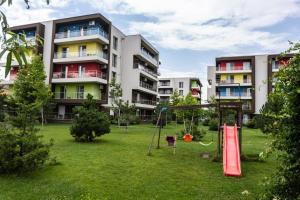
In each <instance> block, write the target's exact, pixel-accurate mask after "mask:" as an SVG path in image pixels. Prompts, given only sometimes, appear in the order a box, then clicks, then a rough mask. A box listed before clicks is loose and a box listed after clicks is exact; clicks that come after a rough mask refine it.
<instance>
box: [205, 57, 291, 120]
mask: <svg viewBox="0 0 300 200" xmlns="http://www.w3.org/2000/svg"><path fill="white" fill-rule="evenodd" d="M279 56H280V55H279V54H273V55H254V56H236V57H220V58H216V66H208V67H207V77H208V83H209V85H210V86H209V87H208V90H207V96H208V97H207V98H208V100H209V99H210V98H211V97H213V96H214V97H215V98H216V99H220V100H224V101H242V102H243V105H242V109H243V112H244V120H247V119H249V118H251V117H252V116H253V115H254V114H259V111H260V109H261V107H262V106H263V105H264V104H265V102H266V101H267V96H268V94H269V93H270V92H272V88H273V87H274V85H275V82H276V78H275V77H274V74H275V73H276V72H277V71H278V70H279V68H280V67H283V66H284V65H285V64H286V63H287V62H288V60H289V59H290V58H291V57H292V55H286V56H284V57H279Z"/></svg>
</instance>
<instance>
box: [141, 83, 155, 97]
mask: <svg viewBox="0 0 300 200" xmlns="http://www.w3.org/2000/svg"><path fill="white" fill-rule="evenodd" d="M138 90H139V91H142V92H147V93H150V94H153V95H157V87H155V86H154V85H152V84H150V83H146V82H143V81H140V84H139V87H138Z"/></svg>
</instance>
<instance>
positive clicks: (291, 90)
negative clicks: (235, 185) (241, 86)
mask: <svg viewBox="0 0 300 200" xmlns="http://www.w3.org/2000/svg"><path fill="white" fill-rule="evenodd" d="M287 52H295V54H294V56H293V58H291V59H290V60H289V63H288V64H287V66H286V67H284V68H282V69H280V70H279V72H278V74H277V75H276V76H277V78H278V82H277V83H276V85H275V91H274V95H275V96H276V98H277V97H278V96H281V97H282V99H283V101H282V105H279V107H273V106H272V108H271V109H266V110H268V112H265V113H262V115H264V116H265V117H267V118H269V117H270V118H271V122H268V123H272V124H270V125H269V130H268V131H269V132H270V133H271V134H272V136H273V137H274V141H273V143H272V148H273V150H274V151H276V152H278V154H279V159H280V165H279V167H278V170H277V171H276V173H275V175H274V176H273V178H271V179H269V180H268V182H267V186H268V187H267V190H266V193H265V194H264V195H263V198H264V199H299V197H300V190H299V188H300V148H299V147H300V123H299V122H300V104H299V102H300V76H299V74H300V44H299V43H297V44H292V46H291V48H290V49H289V50H288V51H287ZM277 95H278V96H277ZM273 97H274V96H273ZM273 97H271V98H270V99H269V101H270V102H269V101H268V103H270V104H269V105H271V104H273V103H271V102H272V100H273V99H272V98H273ZM268 103H267V104H268ZM269 105H266V107H267V106H269Z"/></svg>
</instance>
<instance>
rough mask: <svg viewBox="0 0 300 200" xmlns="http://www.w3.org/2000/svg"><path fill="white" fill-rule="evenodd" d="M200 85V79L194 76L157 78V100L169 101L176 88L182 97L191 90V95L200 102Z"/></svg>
mask: <svg viewBox="0 0 300 200" xmlns="http://www.w3.org/2000/svg"><path fill="white" fill-rule="evenodd" d="M201 87H202V84H201V82H200V79H199V78H195V77H182V78H181V77H176V78H159V86H158V94H159V100H160V102H169V101H170V97H171V95H172V94H173V92H174V91H175V90H177V91H178V93H179V95H180V96H182V97H184V96H186V95H187V94H188V93H190V92H191V93H192V96H193V97H195V98H196V99H197V100H198V101H199V103H200V102H201Z"/></svg>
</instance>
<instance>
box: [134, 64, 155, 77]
mask: <svg viewBox="0 0 300 200" xmlns="http://www.w3.org/2000/svg"><path fill="white" fill-rule="evenodd" d="M136 65H137V68H138V69H140V70H142V71H144V72H146V73H148V74H150V75H152V76H155V77H157V76H159V75H160V74H159V72H155V71H153V70H151V69H149V68H147V67H145V66H143V65H141V64H136Z"/></svg>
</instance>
